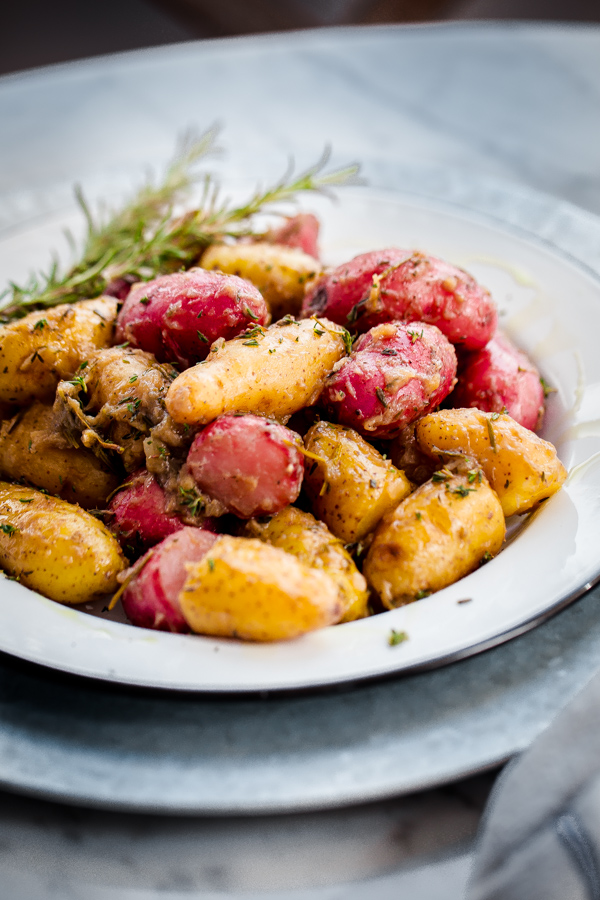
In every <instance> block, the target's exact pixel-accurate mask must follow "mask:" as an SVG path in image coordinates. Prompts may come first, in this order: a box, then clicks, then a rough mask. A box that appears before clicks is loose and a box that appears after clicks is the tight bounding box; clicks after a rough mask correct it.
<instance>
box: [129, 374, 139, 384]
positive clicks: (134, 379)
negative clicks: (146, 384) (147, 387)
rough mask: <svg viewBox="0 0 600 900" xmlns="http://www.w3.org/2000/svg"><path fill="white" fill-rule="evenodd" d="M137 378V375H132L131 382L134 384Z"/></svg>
mask: <svg viewBox="0 0 600 900" xmlns="http://www.w3.org/2000/svg"><path fill="white" fill-rule="evenodd" d="M137 380H138V377H137V375H132V376H131V378H130V379H129V384H133V382H134V381H137Z"/></svg>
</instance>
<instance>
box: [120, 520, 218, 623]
mask: <svg viewBox="0 0 600 900" xmlns="http://www.w3.org/2000/svg"><path fill="white" fill-rule="evenodd" d="M216 539H217V536H216V535H215V534H212V533H211V532H210V531H206V530H205V529H203V528H193V527H190V526H186V527H185V528H182V529H181V530H179V531H178V532H177V533H176V534H172V535H170V536H169V537H167V538H165V539H164V540H163V541H162V542H161V543H160V544H158V545H157V546H156V547H154V548H153V549H152V550H150V551H148V553H147V554H146V556H145V557H144V558H143V559H142V560H141V562H140V563H138V564H137V566H138V568H139V570H138V573H137V575H134V577H133V578H132V580H131V581H130V583H129V584H128V585H127V588H126V589H125V592H124V593H123V597H122V603H123V609H124V610H125V614H126V616H127V618H128V619H129V621H130V622H132V624H133V625H139V626H140V628H154V629H156V630H158V631H173V632H179V633H180V634H185V633H186V632H189V630H190V629H189V627H188V625H187V622H186V620H185V619H184V617H183V615H182V613H181V609H180V606H179V602H178V600H177V597H178V595H179V593H180V591H181V589H182V587H183V585H184V583H185V580H186V578H187V570H186V564H187V563H194V562H199V561H200V560H201V559H203V557H204V556H205V555H206V554H207V553H208V551H209V550H210V548H211V547H212V545H213V544H214V542H215V541H216ZM133 571H135V568H134V570H133Z"/></svg>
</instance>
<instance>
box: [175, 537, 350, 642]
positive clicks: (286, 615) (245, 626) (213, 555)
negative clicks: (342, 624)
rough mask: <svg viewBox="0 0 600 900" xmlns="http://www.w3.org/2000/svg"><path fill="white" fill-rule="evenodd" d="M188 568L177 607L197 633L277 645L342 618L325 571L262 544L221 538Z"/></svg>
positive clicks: (333, 586)
mask: <svg viewBox="0 0 600 900" xmlns="http://www.w3.org/2000/svg"><path fill="white" fill-rule="evenodd" d="M187 570H188V577H187V580H186V582H185V584H184V586H183V590H182V591H181V593H180V594H179V606H180V608H181V612H182V613H183V616H184V618H185V620H186V621H187V623H188V625H189V626H190V628H191V629H192V631H196V632H198V633H199V634H210V635H215V636H219V637H233V638H241V639H243V640H248V641H282V640H289V639H290V638H295V637H299V636H300V635H302V634H305V633H306V632H308V631H314V630H315V629H317V628H324V627H325V626H326V625H333V624H335V623H336V622H338V621H339V620H340V618H341V617H342V615H343V614H344V607H343V603H342V601H341V600H340V595H339V590H338V586H337V584H336V583H335V582H334V581H333V579H332V578H330V577H329V575H327V574H326V572H325V571H324V570H321V569H315V568H312V567H311V566H307V565H305V564H304V563H302V562H300V560H298V559H296V558H295V557H294V556H292V555H291V554H290V553H286V552H285V550H280V549H279V548H278V547H270V546H269V545H268V544H264V543H263V542H262V541H257V540H252V539H250V538H236V537H229V536H228V535H223V536H222V537H219V538H217V540H216V541H215V543H214V544H213V546H212V547H211V549H210V551H209V553H208V554H207V555H206V556H205V557H204V559H203V560H201V561H200V562H197V563H188V565H187Z"/></svg>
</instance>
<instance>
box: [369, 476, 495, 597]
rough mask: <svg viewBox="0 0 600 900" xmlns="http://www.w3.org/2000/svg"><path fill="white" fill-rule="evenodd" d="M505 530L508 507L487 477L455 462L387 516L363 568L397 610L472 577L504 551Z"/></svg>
mask: <svg viewBox="0 0 600 900" xmlns="http://www.w3.org/2000/svg"><path fill="white" fill-rule="evenodd" d="M451 469H454V471H452V470H451ZM504 534H505V523H504V516H503V514H502V507H501V506H500V503H499V501H498V497H497V496H496V494H495V493H494V491H493V490H492V489H491V488H490V486H489V484H488V481H487V479H486V477H485V475H484V474H483V473H482V471H481V470H480V469H479V468H476V467H473V468H471V469H469V463H468V462H463V461H461V462H460V463H458V464H457V463H453V464H452V466H451V467H448V468H445V469H442V470H441V472H438V473H435V474H434V477H433V478H432V480H431V481H427V482H426V483H425V484H423V485H421V487H419V488H417V490H416V491H414V493H412V494H411V495H410V497H407V498H406V500H403V501H402V503H401V504H400V505H399V506H398V507H397V508H396V509H395V510H393V512H391V513H388V515H387V516H384V518H383V519H382V521H381V522H380V524H379V526H378V528H377V530H376V531H375V535H374V538H373V542H372V544H371V546H370V547H369V552H368V554H367V558H366V560H365V565H364V568H363V572H364V574H365V577H366V579H367V581H368V582H369V584H370V585H371V586H372V587H373V588H374V589H375V590H376V591H377V593H378V594H379V596H380V598H381V601H382V603H383V604H384V606H386V607H387V608H388V609H393V608H395V607H397V606H403V605H404V604H406V603H411V602H412V601H413V600H419V599H421V598H422V597H424V596H427V595H428V594H431V593H433V592H434V591H439V590H441V589H442V588H444V587H447V586H448V585H450V584H453V583H454V582H455V581H458V579H459V578H462V577H463V576H464V575H468V573H469V572H471V571H472V570H473V569H476V568H477V566H478V565H479V564H480V563H481V561H482V560H483V559H487V558H489V557H490V556H494V555H495V554H496V553H498V551H499V550H500V547H501V546H502V542H503V540H504Z"/></svg>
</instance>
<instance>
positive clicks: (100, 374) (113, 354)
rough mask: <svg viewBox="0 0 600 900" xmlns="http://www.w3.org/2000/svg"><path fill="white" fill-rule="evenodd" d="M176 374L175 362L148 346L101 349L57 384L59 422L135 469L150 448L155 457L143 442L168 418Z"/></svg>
mask: <svg viewBox="0 0 600 900" xmlns="http://www.w3.org/2000/svg"><path fill="white" fill-rule="evenodd" d="M175 376H176V372H175V370H174V369H173V367H172V366H170V365H169V364H164V365H161V364H159V363H157V362H156V360H155V359H154V357H153V356H152V354H151V353H144V351H143V350H132V349H130V348H123V347H111V348H110V349H106V350H100V351H98V352H97V353H94V354H93V355H92V356H91V357H90V360H89V364H88V365H86V366H85V368H84V369H82V370H81V371H80V374H79V375H78V377H77V378H75V379H73V380H72V381H62V382H61V383H60V384H59V385H58V388H57V391H56V401H55V404H54V408H55V412H56V415H57V417H58V418H59V421H60V426H61V428H62V429H63V431H64V432H65V433H67V434H69V435H71V437H72V438H73V439H74V440H77V441H81V443H82V444H83V446H84V447H88V448H89V449H90V450H92V451H93V452H94V453H96V454H97V455H98V456H99V457H100V459H108V460H111V459H113V460H115V459H116V460H120V461H121V462H122V464H123V466H124V468H125V470H126V471H127V472H132V471H133V470H134V469H137V468H139V467H140V466H142V465H143V464H144V462H145V459H146V451H148V456H150V457H151V456H152V449H151V447H149V446H148V445H145V444H144V441H145V440H146V439H147V438H148V435H149V433H150V429H151V427H152V426H154V425H158V424H159V423H160V422H161V421H162V420H163V419H164V418H165V407H164V398H165V396H166V393H167V389H168V387H169V385H170V384H171V382H172V381H173V379H174V378H175ZM107 451H108V453H107ZM157 452H158V451H157ZM115 455H116V456H115Z"/></svg>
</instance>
